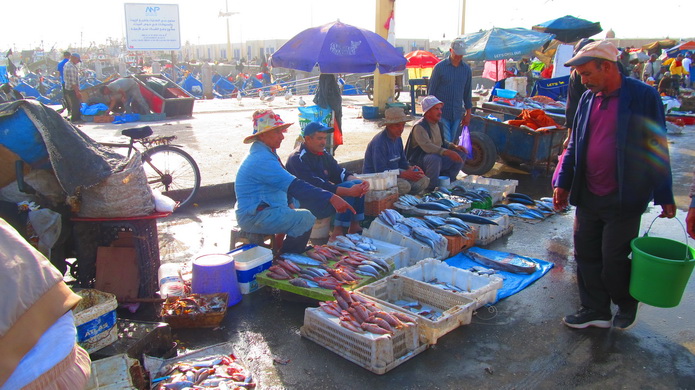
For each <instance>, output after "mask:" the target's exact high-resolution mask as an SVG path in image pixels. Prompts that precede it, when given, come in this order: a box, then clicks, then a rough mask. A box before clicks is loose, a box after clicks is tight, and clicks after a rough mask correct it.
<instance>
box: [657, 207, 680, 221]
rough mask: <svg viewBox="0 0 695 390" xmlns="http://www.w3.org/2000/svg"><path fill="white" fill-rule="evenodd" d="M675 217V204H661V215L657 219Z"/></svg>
mask: <svg viewBox="0 0 695 390" xmlns="http://www.w3.org/2000/svg"><path fill="white" fill-rule="evenodd" d="M675 216H676V205H675V204H662V205H661V214H659V218H673V217H675Z"/></svg>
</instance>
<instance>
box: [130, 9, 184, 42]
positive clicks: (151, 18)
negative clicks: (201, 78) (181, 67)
mask: <svg viewBox="0 0 695 390" xmlns="http://www.w3.org/2000/svg"><path fill="white" fill-rule="evenodd" d="M124 5H125V26H126V48H127V49H128V50H180V49H181V30H180V28H179V6H178V4H154V3H142V4H141V3H125V4H124Z"/></svg>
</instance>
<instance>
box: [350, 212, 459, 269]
mask: <svg viewBox="0 0 695 390" xmlns="http://www.w3.org/2000/svg"><path fill="white" fill-rule="evenodd" d="M362 234H363V235H364V236H366V237H369V238H372V239H376V240H381V241H384V242H388V243H391V244H394V245H399V246H402V247H405V248H407V249H408V259H407V260H406V261H405V262H404V263H403V264H402V267H407V266H410V265H413V264H415V263H416V262H418V261H420V260H422V259H425V258H428V257H434V258H438V259H444V258H446V257H447V256H449V251H448V250H447V241H446V238H444V236H441V241H440V243H439V245H436V246H435V249H432V248H431V247H430V246H429V245H427V244H424V243H422V242H420V241H418V240H416V239H414V238H412V237H407V236H404V235H403V234H401V233H399V232H397V231H395V230H393V229H392V228H391V227H390V226H387V225H386V224H385V223H384V222H382V221H381V220H380V219H378V218H377V219H375V220H374V221H372V223H371V224H370V225H369V228H368V229H364V232H363V233H362ZM397 268H401V267H397Z"/></svg>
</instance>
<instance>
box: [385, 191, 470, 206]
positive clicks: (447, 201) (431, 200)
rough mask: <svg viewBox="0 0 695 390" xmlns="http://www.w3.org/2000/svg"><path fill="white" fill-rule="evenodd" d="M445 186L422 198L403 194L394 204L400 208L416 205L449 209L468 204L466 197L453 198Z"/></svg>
mask: <svg viewBox="0 0 695 390" xmlns="http://www.w3.org/2000/svg"><path fill="white" fill-rule="evenodd" d="M444 191H447V192H448V190H446V189H445V188H441V189H440V190H439V191H433V192H430V193H428V194H426V195H425V196H424V197H423V198H422V199H419V198H417V197H415V196H413V195H402V196H401V197H400V198H398V200H397V201H396V202H395V203H394V204H393V205H394V206H396V207H397V208H399V209H402V210H407V209H409V208H412V207H415V208H418V209H421V210H434V211H449V210H451V209H453V208H456V207H460V206H463V205H465V204H466V202H465V199H452V197H451V196H450V195H451V194H450V193H447V192H444Z"/></svg>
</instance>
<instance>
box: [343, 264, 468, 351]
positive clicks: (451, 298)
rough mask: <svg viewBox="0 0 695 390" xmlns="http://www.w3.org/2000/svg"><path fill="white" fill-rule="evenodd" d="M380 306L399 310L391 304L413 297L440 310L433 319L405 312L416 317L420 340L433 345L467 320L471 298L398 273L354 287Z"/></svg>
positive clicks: (466, 322) (412, 298)
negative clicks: (436, 317)
mask: <svg viewBox="0 0 695 390" xmlns="http://www.w3.org/2000/svg"><path fill="white" fill-rule="evenodd" d="M355 291H356V292H357V293H359V294H362V295H366V296H367V297H368V298H370V299H372V300H374V301H376V302H377V303H379V304H382V305H384V306H388V307H391V308H393V309H396V310H401V311H403V310H404V309H403V308H402V307H399V306H398V305H396V304H394V303H392V302H396V301H398V300H402V299H404V300H415V301H418V302H420V303H422V304H425V305H428V306H431V307H433V308H436V309H437V310H440V311H441V312H442V315H441V317H439V318H438V319H437V320H434V321H433V320H431V319H429V318H426V317H423V316H420V315H418V314H415V313H411V312H408V311H406V313H407V314H408V315H410V316H411V317H415V318H417V322H418V325H419V329H420V340H421V341H422V342H424V343H427V344H436V343H437V339H439V338H440V337H442V336H444V335H445V334H447V333H449V332H451V331H452V330H454V329H456V328H458V327H459V326H461V325H466V324H470V323H471V319H472V316H473V310H474V309H473V308H474V306H475V305H476V301H475V300H474V299H471V298H468V297H464V296H462V295H458V294H453V293H451V292H449V291H445V290H443V289H441V288H438V287H435V286H433V285H431V284H429V283H424V282H420V281H418V280H415V279H411V278H405V277H402V276H400V275H391V276H388V277H386V278H384V279H381V280H377V281H376V282H374V283H370V284H368V285H366V286H362V287H360V288H358V289H357V290H355Z"/></svg>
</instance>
